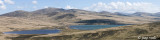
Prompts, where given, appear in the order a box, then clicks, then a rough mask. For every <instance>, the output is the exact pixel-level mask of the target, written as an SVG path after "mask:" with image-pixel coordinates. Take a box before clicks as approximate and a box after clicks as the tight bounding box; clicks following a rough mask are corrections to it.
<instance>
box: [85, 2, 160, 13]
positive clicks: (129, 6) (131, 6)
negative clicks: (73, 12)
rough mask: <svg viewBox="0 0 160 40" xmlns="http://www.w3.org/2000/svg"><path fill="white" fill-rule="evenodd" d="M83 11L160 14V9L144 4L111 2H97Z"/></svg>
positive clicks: (150, 4)
mask: <svg viewBox="0 0 160 40" xmlns="http://www.w3.org/2000/svg"><path fill="white" fill-rule="evenodd" d="M83 9H84V10H90V11H109V12H124V13H134V12H149V13H155V12H160V7H158V6H156V5H154V4H152V3H146V2H133V3H131V2H111V3H103V2H98V3H96V4H93V5H91V6H89V7H85V8H83Z"/></svg>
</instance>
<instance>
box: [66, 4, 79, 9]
mask: <svg viewBox="0 0 160 40" xmlns="http://www.w3.org/2000/svg"><path fill="white" fill-rule="evenodd" d="M65 9H77V8H75V7H72V6H70V5H67V6H66V7H65Z"/></svg>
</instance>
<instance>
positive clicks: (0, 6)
mask: <svg viewBox="0 0 160 40" xmlns="http://www.w3.org/2000/svg"><path fill="white" fill-rule="evenodd" d="M0 9H6V5H4V2H3V1H2V0H0Z"/></svg>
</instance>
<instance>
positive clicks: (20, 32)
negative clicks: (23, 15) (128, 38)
mask: <svg viewBox="0 0 160 40" xmlns="http://www.w3.org/2000/svg"><path fill="white" fill-rule="evenodd" d="M118 26H125V25H73V26H70V27H69V28H71V29H78V30H96V29H103V28H110V27H118ZM60 31H61V30H57V29H53V30H47V29H45V30H44V29H43V30H24V31H11V32H4V34H53V33H59V32H60Z"/></svg>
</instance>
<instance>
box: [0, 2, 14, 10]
mask: <svg viewBox="0 0 160 40" xmlns="http://www.w3.org/2000/svg"><path fill="white" fill-rule="evenodd" d="M5 3H7V4H15V3H14V2H13V1H12V0H4V1H2V0H0V10H4V9H6V5H5Z"/></svg>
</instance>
